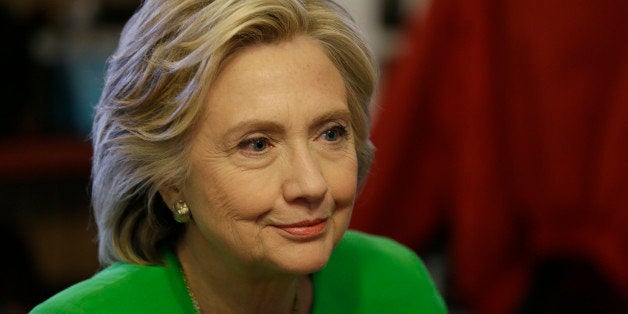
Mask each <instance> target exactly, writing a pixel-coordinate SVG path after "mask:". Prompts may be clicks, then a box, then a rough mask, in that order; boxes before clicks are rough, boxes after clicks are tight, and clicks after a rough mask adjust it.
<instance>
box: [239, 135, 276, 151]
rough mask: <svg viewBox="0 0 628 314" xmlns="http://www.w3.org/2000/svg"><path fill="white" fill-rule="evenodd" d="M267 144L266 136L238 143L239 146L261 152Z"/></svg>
mask: <svg viewBox="0 0 628 314" xmlns="http://www.w3.org/2000/svg"><path fill="white" fill-rule="evenodd" d="M268 145H269V144H268V139H266V138H252V139H248V140H245V141H242V142H241V143H240V144H238V146H239V147H240V148H242V149H246V150H251V151H253V152H263V151H265V150H266V149H267V148H268Z"/></svg>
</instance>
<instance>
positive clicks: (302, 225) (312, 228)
mask: <svg viewBox="0 0 628 314" xmlns="http://www.w3.org/2000/svg"><path fill="white" fill-rule="evenodd" d="M275 227H276V228H278V229H280V230H282V231H284V232H286V233H288V234H289V235H291V236H294V237H298V238H301V239H303V238H313V237H317V236H319V235H321V234H322V233H323V232H325V229H326V227H327V219H316V220H310V221H301V222H298V223H295V224H290V225H278V226H275Z"/></svg>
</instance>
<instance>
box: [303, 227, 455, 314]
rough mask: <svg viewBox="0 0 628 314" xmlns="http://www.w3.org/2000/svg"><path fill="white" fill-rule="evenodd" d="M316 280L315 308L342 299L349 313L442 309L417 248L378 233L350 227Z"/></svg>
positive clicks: (429, 311) (335, 303)
mask: <svg viewBox="0 0 628 314" xmlns="http://www.w3.org/2000/svg"><path fill="white" fill-rule="evenodd" d="M314 285H315V287H314V288H315V307H316V308H319V309H320V308H321V307H323V308H326V306H327V303H330V304H334V306H337V305H338V304H339V303H342V304H343V305H342V306H344V307H345V308H344V310H345V311H349V312H354V311H357V312H360V313H379V312H382V311H383V312H390V313H393V312H394V313H416V312H417V311H419V312H420V313H446V309H445V306H444V303H443V300H442V297H441V295H440V293H439V292H438V290H437V289H436V287H435V285H434V282H433V280H432V278H431V276H430V274H429V272H428V271H427V269H426V267H425V265H424V264H423V262H422V261H421V259H420V258H419V257H418V256H417V255H416V253H414V251H412V250H410V249H409V248H407V247H405V246H403V245H401V244H400V243H398V242H396V241H394V240H392V239H389V238H385V237H381V236H375V235H369V234H366V233H362V232H357V231H348V232H347V233H346V234H345V236H344V237H343V239H342V240H341V241H340V243H339V244H338V246H337V247H336V249H335V250H334V252H333V253H332V256H331V257H330V260H329V262H328V264H327V266H326V267H325V268H324V269H323V270H321V271H320V272H318V273H316V274H315V275H314ZM338 296H342V298H341V299H338Z"/></svg>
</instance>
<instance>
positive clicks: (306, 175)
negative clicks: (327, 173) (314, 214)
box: [283, 148, 328, 208]
mask: <svg viewBox="0 0 628 314" xmlns="http://www.w3.org/2000/svg"><path fill="white" fill-rule="evenodd" d="M285 171H286V175H285V181H284V183H283V195H284V199H285V200H286V202H288V203H299V202H301V203H304V205H307V207H309V208H311V207H313V206H315V204H317V203H318V202H320V201H321V200H322V199H323V198H324V197H325V194H326V193H327V189H328V186H327V181H326V180H325V177H324V176H323V173H322V171H321V168H320V165H319V163H318V162H317V158H315V156H314V155H313V154H312V152H310V150H309V149H307V148H303V149H299V150H294V151H293V152H292V154H291V158H290V160H289V161H288V163H287V167H286V169H285Z"/></svg>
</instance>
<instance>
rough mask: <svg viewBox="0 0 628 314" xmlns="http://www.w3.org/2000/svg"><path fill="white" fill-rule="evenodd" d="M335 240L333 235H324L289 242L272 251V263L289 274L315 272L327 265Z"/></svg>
mask: <svg viewBox="0 0 628 314" xmlns="http://www.w3.org/2000/svg"><path fill="white" fill-rule="evenodd" d="M336 242H337V241H336V239H335V237H332V236H331V235H325V236H323V237H320V238H318V239H316V240H310V241H303V242H293V243H290V244H288V245H285V246H283V247H282V248H280V249H277V250H276V251H275V252H273V253H272V255H273V259H274V260H275V261H274V264H275V265H276V266H277V267H278V268H279V269H281V270H283V271H284V272H286V273H289V274H297V275H306V274H311V273H315V272H317V271H319V270H321V269H322V268H323V267H325V265H327V262H328V261H329V257H330V256H331V253H332V251H333V249H334V247H335V244H336Z"/></svg>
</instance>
